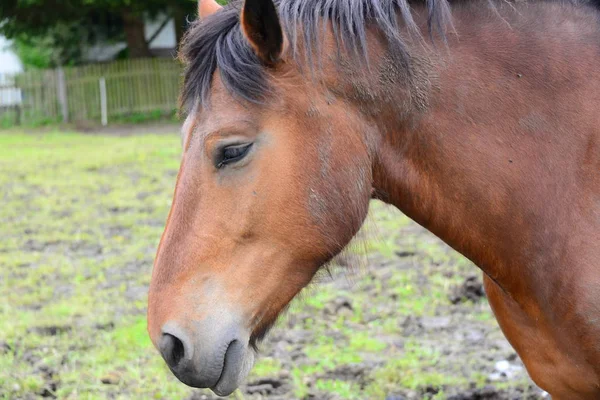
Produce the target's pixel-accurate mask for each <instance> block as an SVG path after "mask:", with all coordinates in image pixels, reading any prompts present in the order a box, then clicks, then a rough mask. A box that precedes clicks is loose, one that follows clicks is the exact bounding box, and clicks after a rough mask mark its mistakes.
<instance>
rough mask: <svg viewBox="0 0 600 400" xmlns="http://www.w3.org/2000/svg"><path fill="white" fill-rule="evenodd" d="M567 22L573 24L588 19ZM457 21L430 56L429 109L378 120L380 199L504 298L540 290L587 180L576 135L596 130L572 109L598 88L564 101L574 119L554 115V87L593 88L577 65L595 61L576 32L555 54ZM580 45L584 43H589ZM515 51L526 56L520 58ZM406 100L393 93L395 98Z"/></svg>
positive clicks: (502, 25) (520, 35)
mask: <svg viewBox="0 0 600 400" xmlns="http://www.w3.org/2000/svg"><path fill="white" fill-rule="evenodd" d="M540 7H542V6H540ZM544 12H548V13H552V12H554V11H553V10H547V11H544V9H540V10H532V11H531V12H530V14H537V16H536V18H537V19H536V21H539V20H540V19H542V20H543V18H544V15H543V13H544ZM573 13H574V15H573V18H574V19H575V18H585V16H582V15H579V14H577V13H576V12H573ZM566 14H568V13H566V12H564V11H563V15H565V17H566V18H568V17H569V16H568V15H566ZM460 17H461V16H460V15H456V14H455V18H456V19H455V22H456V28H457V31H458V35H459V37H460V41H458V40H455V39H454V38H453V37H450V38H449V47H448V50H447V53H446V54H447V55H444V53H443V52H440V53H438V55H433V54H431V53H429V54H426V56H427V57H428V60H430V61H431V62H430V63H429V65H431V68H430V69H429V70H428V71H426V73H427V77H428V81H429V82H431V83H432V84H431V86H430V88H429V90H428V101H427V107H426V109H423V110H417V111H418V112H417V111H415V110H413V112H412V113H411V115H410V118H403V119H402V121H393V122H390V121H391V120H390V118H389V114H390V112H384V113H382V115H385V117H384V118H383V119H379V120H378V121H376V122H377V125H378V126H379V128H380V129H379V131H378V137H377V143H378V145H377V146H376V151H375V156H374V159H375V162H374V189H375V193H376V196H377V197H379V198H381V199H382V200H384V201H386V202H388V203H391V204H393V205H395V206H396V207H397V208H399V209H400V210H401V211H403V212H404V213H405V214H407V215H408V216H409V217H411V218H412V219H413V220H415V221H416V222H418V223H419V224H421V225H422V226H424V227H425V228H427V229H428V230H430V231H431V232H433V233H434V234H436V235H437V236H438V237H440V238H441V239H442V240H444V241H445V242H446V243H448V244H449V245H450V246H452V247H453V248H455V249H456V250H458V251H459V252H460V253H462V254H463V255H465V256H467V257H468V258H470V259H471V260H472V261H473V262H474V263H475V264H477V265H478V266H479V267H480V268H481V269H483V270H484V272H486V273H487V274H488V275H489V276H490V277H492V279H494V280H495V281H496V282H497V283H499V284H500V286H501V287H502V288H504V289H505V290H506V291H507V292H509V293H512V294H515V295H516V296H519V292H525V291H527V290H528V288H529V289H530V288H531V287H532V286H536V287H537V288H539V289H540V290H545V289H543V288H541V286H542V285H541V284H536V285H533V282H535V280H537V279H540V277H541V276H549V274H552V273H554V272H556V271H557V270H558V269H559V268H560V265H559V264H558V261H557V260H560V259H562V260H563V262H564V261H565V260H564V256H565V252H564V250H565V247H564V246H565V243H566V242H567V241H568V240H567V239H568V235H569V233H570V232H571V231H569V229H570V228H571V227H573V224H574V221H575V219H577V218H578V217H577V216H576V215H575V214H574V213H575V211H573V210H574V209H575V208H574V205H579V204H578V203H580V202H581V201H582V200H581V198H583V196H581V194H582V193H583V192H584V191H585V190H587V189H586V188H584V187H583V186H578V185H579V182H584V181H583V180H582V179H580V177H579V176H578V174H579V173H580V171H581V168H580V165H578V161H577V160H580V159H581V156H580V155H581V154H584V153H585V146H586V143H588V142H589V140H590V139H589V138H585V137H583V133H584V132H597V130H595V128H594V127H593V125H594V124H596V123H598V122H599V121H597V120H598V118H595V119H594V120H593V121H592V120H590V119H587V120H584V119H581V118H579V116H578V114H577V111H576V110H585V109H589V105H587V103H588V102H589V101H586V100H584V99H589V98H597V93H599V91H598V90H600V87H598V86H600V85H597V84H595V83H594V84H590V85H587V86H586V85H582V86H581V87H580V88H578V93H571V92H569V93H571V95H569V99H568V100H567V99H565V100H564V102H561V104H560V107H563V109H564V110H571V111H569V112H562V113H561V112H559V111H557V103H556V102H557V101H559V100H558V99H562V98H563V97H564V95H565V93H566V92H565V88H564V86H562V84H560V82H559V81H556V82H553V81H552V79H557V78H560V77H561V76H569V77H570V82H575V81H578V80H579V79H581V82H590V81H593V82H598V80H597V78H594V79H596V80H594V79H592V78H590V77H589V76H588V75H589V73H590V71H589V68H588V69H585V68H577V66H578V65H588V64H589V65H593V63H594V62H597V61H596V60H594V59H593V58H597V56H593V57H589V56H586V55H583V54H578V53H577V46H578V45H579V44H580V43H576V44H575V45H573V41H577V38H576V37H574V35H570V36H569V37H568V38H567V39H568V40H569V41H571V45H570V46H571V47H565V48H561V49H560V51H557V48H556V43H554V44H553V43H551V42H547V43H544V42H543V41H541V40H539V39H538V40H533V41H530V40H529V39H528V38H527V37H528V35H529V36H530V35H531V32H525V31H523V32H519V31H518V30H515V29H513V28H511V27H510V26H508V25H507V24H506V22H505V21H503V20H502V19H501V18H498V22H497V24H496V26H493V27H492V28H491V29H490V28H488V29H487V30H486V29H483V28H481V26H479V27H478V26H477V24H476V23H472V21H473V18H474V17H472V18H471V23H470V24H468V23H466V21H465V24H462V23H461V21H460ZM523 18H527V15H525V16H524V17H523ZM531 18H532V20H533V16H532V17H531ZM548 20H549V21H550V20H551V19H550V18H548ZM487 23H488V24H490V22H489V21H488V22H487ZM537 23H538V24H539V22H537ZM488 26H489V25H488ZM539 29H545V30H547V31H549V34H551V35H554V36H553V37H555V38H556V37H558V38H560V36H561V35H565V33H564V30H563V31H561V29H560V28H553V27H552V26H551V25H548V26H541V27H539ZM567 35H569V34H568V33H567ZM580 36H581V37H582V39H581V42H583V41H584V40H589V38H588V39H584V38H583V35H580ZM499 37H500V38H504V39H503V41H504V42H505V43H503V42H502V41H499V40H498V38H499ZM519 46H521V48H526V49H527V51H526V52H525V53H523V52H521V53H519V52H518V49H519ZM552 46H554V48H552ZM550 52H552V54H553V58H552V62H551V63H549V62H548V58H547V57H546V54H549V53H550ZM448 55H449V56H448ZM436 57H437V58H436ZM584 57H588V59H585V58H584ZM590 58H592V59H590ZM590 63H591V64H590ZM542 65H543V66H544V67H543V68H540V66H542ZM593 73H594V75H598V73H597V72H593ZM570 90H571V89H570ZM405 92H406V89H405V88H400V89H399V91H398V93H399V96H402V95H404V94H405ZM398 104H400V103H398ZM384 108H385V107H384ZM405 111H406V110H405V109H404V108H399V109H397V110H396V114H397V115H404V114H405ZM588 114H589V113H588ZM592 135H596V136H594V138H595V139H596V140H597V139H599V138H598V137H597V136H598V135H597V134H592ZM594 138H592V139H594ZM594 179H595V181H597V178H594ZM587 182H592V180H587ZM582 185H583V184H582ZM578 195H579V198H578V197H577V196H578ZM550 199H551V200H552V201H549V200H550ZM582 208H583V205H582ZM557 273H558V272H557ZM543 274H546V275H543Z"/></svg>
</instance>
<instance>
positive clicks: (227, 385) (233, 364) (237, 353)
mask: <svg viewBox="0 0 600 400" xmlns="http://www.w3.org/2000/svg"><path fill="white" fill-rule="evenodd" d="M246 351H247V349H246V346H244V345H243V344H242V343H240V341H239V340H237V339H235V340H232V341H231V342H230V343H229V344H228V345H227V350H226V351H225V354H224V356H223V368H222V370H221V375H220V376H219V378H218V379H217V383H215V385H214V386H213V387H211V388H210V390H212V391H213V392H214V393H215V394H216V395H217V396H228V395H230V394H231V393H233V392H234V391H235V390H236V389H237V388H238V386H239V382H240V379H241V378H242V377H241V375H242V371H243V369H244V361H245V353H246Z"/></svg>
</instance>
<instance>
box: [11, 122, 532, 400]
mask: <svg viewBox="0 0 600 400" xmlns="http://www.w3.org/2000/svg"><path fill="white" fill-rule="evenodd" d="M161 129H162V128H161ZM148 130H151V129H146V131H148ZM173 131H175V129H173ZM113 133H114V132H104V133H100V134H98V133H96V134H94V135H89V134H88V135H81V134H64V133H62V132H46V133H44V135H30V134H23V133H14V132H13V133H10V134H0V198H2V202H3V206H2V209H1V210H0V238H1V239H0V265H1V270H0V299H1V300H0V398H4V399H36V398H60V399H63V398H64V399H79V398H82V399H83V398H86V399H87V398H99V399H103V398H111V399H112V398H123V399H130V398H156V399H163V398H164V399H179V398H181V399H189V400H192V399H194V400H199V399H213V398H216V397H214V396H213V395H212V394H211V393H210V392H209V391H203V390H192V389H189V388H187V387H185V386H183V385H182V384H180V383H179V382H178V381H177V380H176V379H175V378H173V377H172V376H171V374H170V373H169V372H168V370H167V369H166V367H165V366H164V364H163V362H162V360H160V357H159V356H158V354H157V353H156V351H155V350H154V349H153V348H152V346H151V344H150V342H149V340H148V338H147V335H146V332H145V300H146V290H147V285H148V282H149V278H150V272H151V267H152V261H153V256H154V252H155V248H156V245H157V243H158V240H159V238H160V234H161V233H162V227H163V224H164V221H165V218H166V215H167V213H168V209H169V203H170V199H171V194H172V190H173V185H174V183H175V176H176V172H177V166H178V161H179V146H180V139H179V137H178V136H177V134H176V133H173V134H164V133H161V134H160V135H144V134H140V133H138V132H136V134H135V135H126V136H125V137H122V135H119V134H117V135H115V134H113ZM260 347H261V356H260V358H259V362H258V363H257V365H256V367H255V369H254V371H253V373H252V375H251V377H250V378H249V380H248V382H247V384H246V385H244V387H242V388H241V389H240V390H239V391H238V392H236V393H235V394H234V395H232V398H235V399H263V398H268V399H387V400H400V399H453V400H476V399H541V398H544V394H543V392H542V391H541V390H539V389H538V388H537V387H536V386H535V385H534V384H533V383H532V382H531V381H530V380H529V378H528V377H527V375H526V372H525V370H524V368H523V366H522V364H521V362H520V360H519V358H518V357H517V355H516V353H515V352H514V350H513V349H512V348H511V347H510V345H509V344H508V343H507V341H506V340H505V339H504V337H503V336H502V334H501V332H500V330H499V328H498V326H497V323H496V322H495V320H494V319H493V316H492V315H491V312H490V310H489V306H488V304H487V302H486V299H485V293H484V292H483V289H482V286H481V277H480V273H479V271H478V270H477V269H476V268H475V267H474V266H473V265H472V264H471V263H470V262H469V261H467V260H466V259H465V258H464V257H462V256H460V255H458V254H457V253H455V252H454V251H452V250H451V249H450V248H448V246H446V245H444V244H443V243H442V242H440V241H439V240H438V239H437V238H435V237H434V236H433V235H431V234H430V233H428V232H426V231H425V230H424V229H422V228H421V227H419V226H418V225H416V224H415V223H413V222H411V221H410V220H408V218H406V217H405V216H403V215H402V214H400V213H399V212H398V211H395V210H393V209H391V208H389V207H387V206H385V205H383V204H382V203H378V202H373V204H372V207H371V212H370V217H369V221H368V223H367V224H366V227H365V229H364V231H363V232H361V235H360V239H359V240H358V241H356V242H355V243H354V244H353V246H351V248H350V249H349V250H348V251H347V252H346V253H345V257H341V258H340V259H338V260H337V261H336V263H334V264H333V265H332V266H331V267H330V268H329V269H328V271H322V273H320V274H319V276H318V277H317V278H316V279H315V283H314V284H313V285H311V286H310V287H309V288H308V289H307V290H305V291H304V292H303V293H302V294H301V296H300V298H299V299H297V300H295V301H294V302H293V304H292V307H291V308H290V310H289V311H288V312H287V313H286V314H285V315H284V316H283V317H282V318H281V320H280V321H279V323H278V324H277V326H276V327H275V328H274V329H273V330H272V331H271V333H270V335H269V336H268V337H267V339H266V340H265V342H264V343H263V344H262V345H261V346H260Z"/></svg>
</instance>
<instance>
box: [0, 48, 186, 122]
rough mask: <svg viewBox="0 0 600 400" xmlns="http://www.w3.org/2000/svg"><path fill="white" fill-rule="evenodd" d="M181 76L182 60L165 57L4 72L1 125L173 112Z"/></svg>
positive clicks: (0, 80) (0, 90) (107, 119)
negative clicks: (179, 61) (10, 73)
mask: <svg viewBox="0 0 600 400" xmlns="http://www.w3.org/2000/svg"><path fill="white" fill-rule="evenodd" d="M180 77H181V65H180V64H179V63H178V62H177V61H175V60H172V59H160V58H156V59H139V60H125V61H115V62H112V63H106V64H94V65H87V66H83V67H73V68H64V69H63V68H61V69H54V70H36V71H27V72H24V73H21V74H16V75H0V125H2V122H4V124H5V125H6V124H21V123H24V122H32V123H44V122H60V121H64V122H68V121H97V122H103V123H106V122H110V121H111V119H113V118H115V117H119V116H124V115H131V114H135V113H144V112H149V111H164V112H171V111H173V110H174V109H176V108H177V97H178V94H179V84H180Z"/></svg>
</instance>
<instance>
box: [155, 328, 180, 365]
mask: <svg viewBox="0 0 600 400" xmlns="http://www.w3.org/2000/svg"><path fill="white" fill-rule="evenodd" d="M159 347H160V352H161V354H162V356H163V358H164V359H165V361H166V362H167V364H168V365H169V367H171V368H176V367H177V366H178V365H179V363H180V362H181V360H182V359H183V357H184V356H185V346H184V345H183V342H182V341H181V340H180V339H179V338H178V337H176V336H173V335H171V334H169V333H163V335H162V337H161V339H160V344H159Z"/></svg>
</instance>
